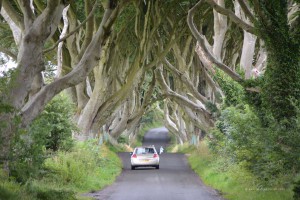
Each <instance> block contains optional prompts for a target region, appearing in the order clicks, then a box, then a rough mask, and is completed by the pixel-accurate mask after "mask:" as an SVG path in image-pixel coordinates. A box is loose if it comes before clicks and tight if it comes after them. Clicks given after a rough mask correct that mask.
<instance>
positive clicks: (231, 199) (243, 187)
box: [178, 142, 293, 200]
mask: <svg viewBox="0 0 300 200" xmlns="http://www.w3.org/2000/svg"><path fill="white" fill-rule="evenodd" d="M178 150H179V151H180V152H184V153H188V161H189V163H190V165H191V168H192V169H193V170H194V171H195V172H196V173H197V174H198V175H199V176H200V177H201V179H202V181H203V182H204V183H205V184H206V185H208V186H211V187H212V188H215V189H216V190H218V191H219V192H220V193H221V195H222V196H223V197H224V198H226V199H228V200H241V199H243V200H269V199H270V200H283V199H285V200H292V199H293V198H292V197H293V192H292V188H290V187H288V188H286V187H284V186H282V185H273V186H265V183H262V182H261V181H260V180H258V179H257V178H256V177H255V176H254V175H252V174H251V173H250V172H248V171H247V170H246V169H245V168H243V167H242V166H241V165H237V164H228V163H229V162H228V161H227V160H226V158H225V157H221V156H218V155H214V154H212V153H211V152H210V151H209V149H208V147H207V144H206V143H205V142H201V143H200V145H199V147H197V148H191V147H189V146H188V145H184V146H183V147H180V148H178Z"/></svg>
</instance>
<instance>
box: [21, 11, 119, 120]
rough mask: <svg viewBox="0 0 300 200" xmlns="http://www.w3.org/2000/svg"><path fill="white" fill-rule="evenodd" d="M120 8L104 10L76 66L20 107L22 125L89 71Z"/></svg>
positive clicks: (83, 77) (94, 63)
mask: <svg viewBox="0 0 300 200" xmlns="http://www.w3.org/2000/svg"><path fill="white" fill-rule="evenodd" d="M120 9H121V8H120V7H119V6H118V7H117V8H116V9H114V10H111V9H106V10H105V13H104V16H103V18H102V22H101V24H100V26H99V28H98V30H97V32H96V34H95V35H94V37H93V40H92V42H91V43H90V44H89V46H88V47H87V49H86V51H85V53H84V55H83V57H82V58H81V60H80V61H79V63H78V64H77V65H76V67H75V68H74V69H73V70H72V71H71V72H70V73H68V74H67V75H65V76H64V77H62V78H59V79H57V80H56V81H54V82H52V83H51V84H49V85H47V86H45V87H44V88H42V89H41V90H40V92H38V93H37V95H36V96H35V97H34V98H33V99H32V101H30V102H28V103H27V104H26V105H25V106H24V107H23V108H22V119H23V120H22V122H23V126H27V125H28V123H30V122H31V121H32V120H33V119H34V118H35V117H36V116H37V115H38V114H39V113H40V112H41V110H42V109H43V108H44V107H45V105H46V104H47V102H49V101H50V100H51V99H52V98H53V97H54V96H55V95H56V94H58V93H59V92H61V91H62V90H63V89H66V88H68V87H71V86H74V85H77V84H78V83H80V82H82V81H83V80H85V78H86V76H87V75H88V74H89V73H90V72H91V70H92V69H93V68H94V66H95V65H96V64H97V62H99V58H100V52H101V49H102V44H103V42H104V41H106V40H107V37H108V36H109V34H108V33H107V31H110V28H111V26H112V24H113V22H114V21H115V19H116V17H117V15H118V13H119V11H120ZM107 25H110V26H107Z"/></svg>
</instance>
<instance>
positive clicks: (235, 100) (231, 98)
mask: <svg viewBox="0 0 300 200" xmlns="http://www.w3.org/2000/svg"><path fill="white" fill-rule="evenodd" d="M215 70H216V74H215V75H214V79H215V80H216V81H217V83H218V84H219V85H220V87H221V89H222V91H223V92H224V94H225V100H224V104H225V106H235V105H239V104H242V103H243V100H244V96H245V93H244V89H243V87H242V86H241V85H240V84H239V83H237V82H235V81H234V80H232V79H231V78H230V77H229V76H228V75H227V74H225V73H224V72H223V71H221V70H219V69H215Z"/></svg>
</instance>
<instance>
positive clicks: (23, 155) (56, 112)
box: [10, 94, 76, 183]
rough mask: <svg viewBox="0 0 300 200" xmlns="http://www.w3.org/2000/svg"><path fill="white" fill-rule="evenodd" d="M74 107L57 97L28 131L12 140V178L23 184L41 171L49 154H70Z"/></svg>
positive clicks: (73, 128)
mask: <svg viewBox="0 0 300 200" xmlns="http://www.w3.org/2000/svg"><path fill="white" fill-rule="evenodd" d="M72 114H73V107H72V104H71V103H70V101H69V100H68V99H67V98H66V97H65V96H64V95H62V94H61V95H58V96H56V97H55V98H54V99H53V100H52V101H51V102H50V103H49V104H48V105H47V106H46V108H45V110H44V111H43V112H42V114H41V115H40V116H39V117H38V118H37V119H36V120H35V121H34V122H33V123H32V124H31V126H30V127H29V129H28V130H19V132H18V134H17V135H16V137H15V138H14V142H13V145H12V151H11V152H12V153H11V162H10V165H11V166H10V168H11V174H12V176H13V177H15V178H16V180H17V181H18V182H22V183H25V182H26V181H27V180H28V179H29V178H30V177H35V176H37V175H38V174H39V173H40V172H41V171H42V169H41V168H42V165H43V162H44V160H45V159H46V158H47V157H48V156H50V154H49V151H57V150H59V149H61V150H69V149H70V148H71V147H72V143H73V141H72V131H73V130H76V127H75V125H74V124H73V123H72V120H71V116H72Z"/></svg>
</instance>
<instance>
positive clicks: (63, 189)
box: [0, 141, 122, 200]
mask: <svg viewBox="0 0 300 200" xmlns="http://www.w3.org/2000/svg"><path fill="white" fill-rule="evenodd" d="M121 166H122V164H121V161H120V159H119V157H118V156H117V155H116V154H115V153H114V152H112V151H111V150H109V148H108V147H106V146H105V145H102V146H97V145H95V144H94V143H93V142H91V141H90V142H86V143H78V144H76V147H75V148H74V150H73V151H71V152H58V153H57V154H56V155H55V156H53V157H51V158H48V159H47V160H46V161H45V164H44V169H43V170H44V171H43V174H42V175H41V176H40V177H39V178H38V179H32V180H28V181H27V183H26V184H25V185H20V184H18V183H16V182H15V181H14V180H11V179H9V178H8V177H5V176H4V175H3V174H2V176H1V177H0V178H1V180H0V199H7V200H17V199H24V200H27V199H28V200H29V199H30V200H34V199H47V200H56V199H64V200H69V199H70V200H71V199H72V200H73V199H88V198H86V197H81V196H80V193H84V192H90V191H96V190H100V189H102V188H103V187H105V186H107V185H109V184H111V183H113V182H114V180H115V178H116V177H117V176H118V175H119V174H120V172H121Z"/></svg>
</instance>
